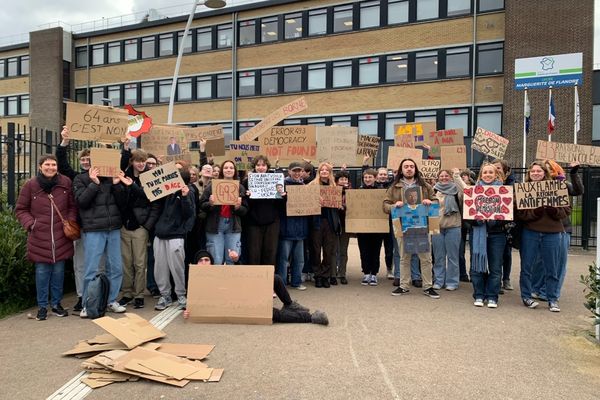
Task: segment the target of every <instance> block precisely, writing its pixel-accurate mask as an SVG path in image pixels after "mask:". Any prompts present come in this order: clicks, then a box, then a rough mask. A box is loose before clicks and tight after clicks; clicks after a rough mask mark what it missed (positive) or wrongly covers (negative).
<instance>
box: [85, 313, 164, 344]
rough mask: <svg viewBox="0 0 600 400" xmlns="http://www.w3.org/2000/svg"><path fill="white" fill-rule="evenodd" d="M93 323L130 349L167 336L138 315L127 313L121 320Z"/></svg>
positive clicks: (109, 319) (94, 321) (105, 318)
mask: <svg viewBox="0 0 600 400" xmlns="http://www.w3.org/2000/svg"><path fill="white" fill-rule="evenodd" d="M92 322H93V323H95V324H96V325H98V326H100V327H101V328H102V329H104V330H105V331H107V332H109V333H111V334H112V335H114V336H115V337H116V338H117V339H119V340H120V341H121V342H123V343H125V345H126V346H127V347H128V348H129V349H133V348H134V347H136V346H139V345H140V344H142V343H145V342H149V341H151V340H154V339H159V338H163V337H165V336H166V333H164V332H163V331H161V330H159V329H157V328H156V327H155V326H154V325H152V324H150V323H149V322H148V321H146V320H145V319H144V318H142V317H140V316H138V315H137V314H131V313H125V318H119V319H114V318H111V317H102V318H98V319H95V320H93V321H92Z"/></svg>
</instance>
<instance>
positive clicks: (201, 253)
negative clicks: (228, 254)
mask: <svg viewBox="0 0 600 400" xmlns="http://www.w3.org/2000/svg"><path fill="white" fill-rule="evenodd" d="M202 257H208V258H209V259H210V264H211V265H214V263H215V260H214V258H213V256H212V255H211V254H210V253H209V252H208V251H207V250H198V251H197V252H196V254H195V255H194V263H196V264H198V263H199V262H200V259H201V258H202Z"/></svg>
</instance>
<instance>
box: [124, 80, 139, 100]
mask: <svg viewBox="0 0 600 400" xmlns="http://www.w3.org/2000/svg"><path fill="white" fill-rule="evenodd" d="M123 97H124V100H125V101H124V104H138V100H137V84H135V83H132V84H130V85H125V90H124V96H123Z"/></svg>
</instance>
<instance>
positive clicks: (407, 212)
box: [392, 200, 440, 238]
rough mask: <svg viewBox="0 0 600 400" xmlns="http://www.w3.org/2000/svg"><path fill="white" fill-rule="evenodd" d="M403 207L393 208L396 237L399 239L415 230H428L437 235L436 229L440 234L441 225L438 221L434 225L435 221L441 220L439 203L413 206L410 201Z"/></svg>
mask: <svg viewBox="0 0 600 400" xmlns="http://www.w3.org/2000/svg"><path fill="white" fill-rule="evenodd" d="M404 203H405V204H404V205H403V206H402V207H394V208H392V222H394V221H396V223H395V224H394V223H392V226H393V227H394V235H395V236H396V237H397V238H399V237H402V236H403V234H404V233H405V232H406V231H407V230H409V229H413V228H426V229H428V230H429V232H430V233H436V231H435V229H436V228H437V229H438V232H439V223H438V222H437V221H436V222H435V223H432V220H433V219H437V218H439V215H440V206H439V204H437V203H433V204H431V205H429V206H425V205H423V204H413V205H411V204H410V202H409V201H406V200H405V202H404Z"/></svg>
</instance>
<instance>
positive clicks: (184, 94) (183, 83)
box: [177, 78, 192, 101]
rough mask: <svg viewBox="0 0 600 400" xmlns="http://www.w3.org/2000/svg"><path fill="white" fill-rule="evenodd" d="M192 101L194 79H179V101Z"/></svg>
mask: <svg viewBox="0 0 600 400" xmlns="http://www.w3.org/2000/svg"><path fill="white" fill-rule="evenodd" d="M190 100H192V78H183V79H177V101H190Z"/></svg>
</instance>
